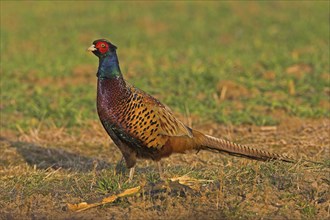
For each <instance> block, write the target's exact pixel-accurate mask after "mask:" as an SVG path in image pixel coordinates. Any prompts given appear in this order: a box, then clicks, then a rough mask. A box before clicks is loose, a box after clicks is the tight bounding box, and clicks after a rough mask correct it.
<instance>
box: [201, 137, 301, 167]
mask: <svg viewBox="0 0 330 220" xmlns="http://www.w3.org/2000/svg"><path fill="white" fill-rule="evenodd" d="M203 136H204V137H203V138H200V141H201V145H202V146H203V147H202V149H203V148H204V149H205V150H216V151H219V152H225V153H228V154H231V155H235V156H240V157H248V158H251V159H255V160H263V161H267V160H281V161H285V162H289V163H294V162H295V160H294V159H292V158H290V157H288V156H285V155H282V154H276V153H270V152H267V151H264V150H259V149H255V148H252V147H248V146H245V145H240V144H236V143H233V142H230V141H227V140H225V139H221V138H215V137H212V136H209V135H203Z"/></svg>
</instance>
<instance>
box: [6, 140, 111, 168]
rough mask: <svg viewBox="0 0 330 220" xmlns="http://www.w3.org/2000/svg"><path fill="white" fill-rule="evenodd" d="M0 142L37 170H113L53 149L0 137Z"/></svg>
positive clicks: (99, 162) (103, 164)
mask: <svg viewBox="0 0 330 220" xmlns="http://www.w3.org/2000/svg"><path fill="white" fill-rule="evenodd" d="M0 141H1V142H7V143H8V144H9V147H12V148H15V149H16V151H17V152H18V153H19V154H20V155H21V156H22V157H23V159H24V160H25V161H26V163H27V164H29V165H30V166H35V167H36V168H37V169H48V168H53V169H59V168H61V169H66V170H70V171H75V172H88V171H92V170H102V169H113V168H114V164H110V163H108V162H106V161H104V160H100V159H97V158H91V157H86V156H82V155H79V154H77V153H73V152H69V151H67V150H64V149H60V148H55V147H43V146H41V145H38V144H35V143H29V142H22V141H11V140H7V139H6V138H4V137H0Z"/></svg>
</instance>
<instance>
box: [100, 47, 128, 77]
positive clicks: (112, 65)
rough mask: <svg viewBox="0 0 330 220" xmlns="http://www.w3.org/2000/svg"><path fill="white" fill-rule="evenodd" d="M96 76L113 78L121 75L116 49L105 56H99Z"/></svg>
mask: <svg viewBox="0 0 330 220" xmlns="http://www.w3.org/2000/svg"><path fill="white" fill-rule="evenodd" d="M97 77H99V78H106V79H113V78H119V77H122V74H121V71H120V67H119V61H118V57H117V54H116V51H111V52H108V53H107V54H106V56H103V57H100V60H99V69H98V71H97Z"/></svg>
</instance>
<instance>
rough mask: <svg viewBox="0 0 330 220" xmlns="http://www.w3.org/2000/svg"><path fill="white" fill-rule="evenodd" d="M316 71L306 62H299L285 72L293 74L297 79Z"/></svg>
mask: <svg viewBox="0 0 330 220" xmlns="http://www.w3.org/2000/svg"><path fill="white" fill-rule="evenodd" d="M313 71H314V68H313V67H312V66H311V65H309V64H305V63H299V64H295V65H292V66H289V67H287V68H286V70H285V72H286V73H287V74H289V75H292V76H293V77H295V78H296V79H301V78H303V77H304V75H306V73H311V72H313Z"/></svg>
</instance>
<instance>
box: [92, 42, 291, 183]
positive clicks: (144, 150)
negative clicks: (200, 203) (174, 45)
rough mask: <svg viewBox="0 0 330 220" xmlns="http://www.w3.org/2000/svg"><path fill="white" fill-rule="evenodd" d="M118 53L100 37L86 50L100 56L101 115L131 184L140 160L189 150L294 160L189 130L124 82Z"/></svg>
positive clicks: (156, 158)
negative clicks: (127, 172)
mask: <svg viewBox="0 0 330 220" xmlns="http://www.w3.org/2000/svg"><path fill="white" fill-rule="evenodd" d="M116 49H117V47H116V46H115V45H113V44H112V43H111V42H109V41H108V40H105V39H99V40H95V41H94V42H93V45H92V46H90V47H89V48H88V49H87V50H88V51H91V52H93V53H94V54H95V55H96V56H97V57H98V58H99V67H98V71H97V77H98V80H97V112H98V115H99V118H100V121H101V123H102V125H103V127H104V129H105V130H106V131H107V133H108V134H109V136H110V137H111V139H112V140H113V142H114V143H115V145H117V147H118V148H119V150H120V151H121V153H122V155H123V158H124V160H125V162H126V166H127V167H128V168H130V173H129V180H132V179H133V175H134V167H135V164H136V160H137V159H138V158H139V159H140V158H143V159H151V160H154V161H156V162H158V161H160V160H161V159H162V158H164V157H169V156H170V155H171V154H173V153H185V152H188V151H191V150H196V151H200V150H210V151H218V152H225V153H228V154H231V155H235V156H243V157H248V158H251V159H255V160H263V161H267V160H282V161H286V162H293V160H292V159H291V158H289V157H286V156H284V155H281V154H276V153H270V152H267V151H264V150H259V149H255V148H251V147H248V146H245V145H240V144H236V143H233V142H230V141H227V140H225V139H220V138H215V137H212V136H209V135H206V134H203V133H202V132H199V131H197V130H194V129H192V128H190V127H188V126H186V125H185V124H184V123H182V122H181V121H180V120H178V119H177V118H176V117H175V116H174V115H173V113H172V112H171V110H170V109H169V108H168V107H167V106H165V105H163V104H162V103H161V102H160V101H158V100H157V99H156V98H154V97H152V96H151V95H149V94H147V93H146V92H144V91H142V90H140V89H138V88H135V87H134V86H132V85H130V84H129V83H128V82H126V81H125V80H124V78H123V75H122V73H121V70H120V67H119V61H118V57H117V53H116ZM158 164H159V163H158ZM160 171H161V169H160ZM160 174H161V173H160Z"/></svg>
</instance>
